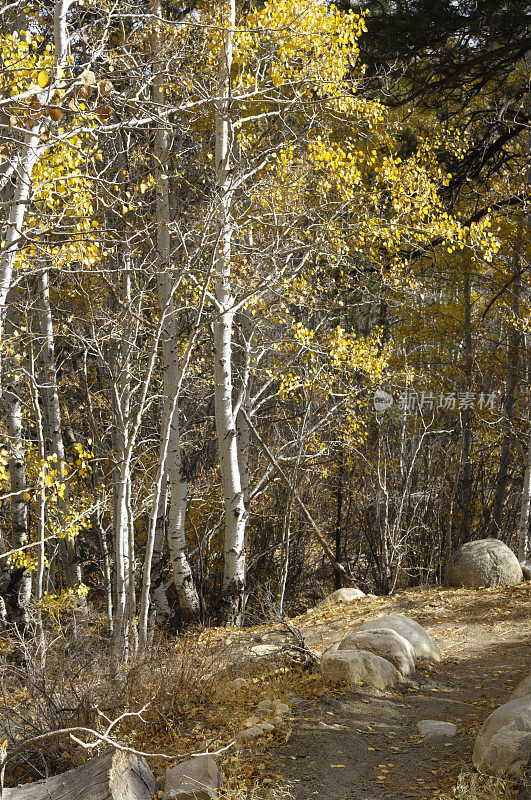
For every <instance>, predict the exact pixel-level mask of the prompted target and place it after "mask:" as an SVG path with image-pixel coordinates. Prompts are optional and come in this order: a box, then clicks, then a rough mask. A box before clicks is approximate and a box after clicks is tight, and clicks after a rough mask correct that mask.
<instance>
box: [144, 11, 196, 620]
mask: <svg viewBox="0 0 531 800" xmlns="http://www.w3.org/2000/svg"><path fill="white" fill-rule="evenodd" d="M151 10H152V13H153V14H154V15H155V16H156V17H161V16H162V5H161V2H160V0H151ZM152 45H153V53H154V57H155V58H154V64H153V71H154V75H153V100H154V102H156V103H160V102H161V98H162V97H163V94H162V91H161V90H162V86H163V84H164V81H165V77H164V72H165V64H164V58H163V52H162V41H161V32H160V31H159V30H155V31H154V33H153V35H152ZM154 151H155V152H154V155H155V163H156V166H155V183H156V206H157V232H156V260H157V264H156V267H157V287H158V295H159V306H160V309H161V313H163V314H165V315H166V318H165V323H164V327H163V330H162V337H161V338H162V357H163V364H164V416H165V417H166V416H167V415H168V414H170V415H171V416H170V423H169V424H170V427H169V438H168V442H167V444H166V443H164V442H161V452H160V454H159V460H160V459H161V458H163V457H164V458H165V463H166V471H167V482H168V485H169V490H170V502H169V509H168V520H167V532H166V533H167V540H168V547H169V551H170V558H171V564H172V570H173V581H174V585H175V591H176V593H177V598H178V601H179V621H180V624H181V625H186V624H189V623H191V622H196V621H197V620H198V619H199V597H198V595H197V590H196V587H195V583H194V579H193V575H192V570H191V567H190V564H189V562H188V557H187V554H186V511H187V505H188V484H187V482H186V480H185V477H184V471H183V464H182V455H181V442H180V428H179V403H178V397H177V396H176V393H177V392H178V391H179V389H180V379H181V365H180V357H179V338H178V335H177V330H176V324H175V308H174V304H173V298H172V293H173V288H172V279H171V239H170V233H169V224H170V198H169V187H168V175H167V164H168V160H169V157H170V143H169V135H168V130H167V127H166V126H165V123H163V122H162V121H161V122H160V124H159V126H158V127H157V130H156V132H155V144H154ZM163 451H164V455H163ZM162 480H163V485H162V486H161V490H160V496H161V498H162V497H163V495H164V494H165V492H163V488H164V487H165V486H166V475H165V474H164V475H163V476H162ZM150 544H151V543H150ZM154 544H155V543H154V541H153V543H152V544H151V546H152V547H153V548H154ZM160 551H161V548H160ZM158 591H159V595H160V594H161V593H162V592H163V591H164V586H163V584H162V582H159V586H158Z"/></svg>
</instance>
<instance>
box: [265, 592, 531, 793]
mask: <svg viewBox="0 0 531 800" xmlns="http://www.w3.org/2000/svg"><path fill="white" fill-rule="evenodd" d="M391 611H392V612H396V613H402V614H407V615H408V616H410V617H412V618H414V619H415V620H416V621H417V622H419V623H420V624H421V625H423V626H424V627H425V628H426V629H427V630H428V632H429V633H430V634H431V635H432V636H433V637H434V639H435V640H436V641H437V642H438V644H439V646H440V648H441V650H442V652H443V663H442V664H437V665H435V666H434V667H432V668H431V669H430V671H429V672H428V671H421V672H420V673H418V675H417V679H416V681H415V682H414V685H413V686H410V687H407V688H404V689H402V690H400V691H397V692H393V693H391V692H388V693H382V694H380V695H371V696H368V695H367V694H365V693H363V694H362V693H353V692H352V691H347V690H346V689H345V690H343V691H337V690H336V691H333V692H332V691H331V690H330V688H327V687H325V686H323V685H321V687H320V688H319V689H317V687H316V693H315V694H316V696H314V697H313V698H311V699H310V700H306V701H305V702H303V703H302V704H300V705H299V706H298V707H297V708H296V709H295V711H294V713H293V714H292V718H291V720H290V724H291V736H289V737H286V738H287V739H288V740H287V741H285V742H283V743H279V744H278V746H276V747H273V748H272V750H271V751H270V752H269V756H266V754H265V753H264V752H263V751H262V753H261V754H260V758H261V759H262V762H263V763H262V767H264V768H266V766H268V765H267V762H268V761H270V760H272V762H273V763H274V772H275V773H276V774H277V776H278V777H279V782H280V783H281V784H282V785H283V789H282V791H281V792H280V793H281V794H282V796H284V797H286V798H293V799H294V800H312V798H319V800H348V798H356V800H402V799H404V800H412V799H413V798H418V800H428V799H431V798H443V797H444V798H450V797H458V798H461V797H462V798H465V797H466V798H471V797H474V798H476V797H477V798H480V797H487V796H488V797H489V798H492V800H499V799H500V798H501V797H511V796H512V795H513V790H515V788H516V787H515V786H511V785H510V784H509V785H507V784H506V785H504V786H503V787H502V786H501V785H499V784H497V783H496V782H493V781H486V782H483V784H481V782H480V785H479V786H478V787H476V789H474V790H471V788H470V786H469V787H468V788H466V787H464V785H460V784H463V775H464V774H465V773H469V775H470V774H471V769H472V763H471V754H472V749H473V744H474V739H475V736H476V734H477V731H478V730H479V728H480V726H481V724H482V723H483V721H484V720H485V719H486V717H487V716H488V715H489V714H490V712H491V711H492V709H494V708H496V707H497V706H498V705H500V704H502V703H504V702H506V701H507V699H508V696H509V693H510V692H511V690H512V689H513V688H514V687H515V686H516V684H517V683H518V682H519V681H520V680H521V679H522V678H523V677H524V676H526V675H527V674H529V672H530V671H531V657H530V656H531V652H530V651H531V647H530V645H531V584H530V583H529V582H528V583H526V584H523V585H522V586H520V587H514V588H508V589H495V590H478V591H471V590H454V589H415V590H411V591H408V592H403V593H401V594H399V595H398V596H396V597H395V598H378V599H374V600H369V599H363V600H361V601H360V602H357V603H355V604H348V605H347V604H341V605H340V606H337V607H333V608H331V609H322V608H317V609H313V610H310V611H309V612H308V613H307V614H304V615H302V616H301V617H299V618H297V619H295V620H293V623H294V624H295V625H297V627H299V629H300V630H301V631H302V633H303V634H304V636H305V639H306V641H307V643H308V644H309V646H310V647H311V648H312V649H314V650H315V651H318V652H322V651H323V650H325V649H326V648H327V647H328V646H329V645H330V644H331V643H332V642H334V641H338V640H341V639H342V638H343V637H344V636H345V635H346V632H347V631H349V630H352V629H353V628H354V627H356V626H357V625H358V624H360V623H361V622H362V621H363V620H364V619H367V618H369V617H374V616H378V615H379V614H382V613H389V612H391ZM266 639H267V637H264V640H266ZM320 692H323V694H321V696H319V693H320ZM302 699H304V698H302ZM425 719H430V720H442V721H445V722H453V723H455V724H456V725H457V735H456V736H454V737H452V738H443V737H438V738H432V739H429V738H425V737H422V736H421V735H420V734H419V731H418V729H417V725H416V723H417V722H418V721H420V720H425ZM460 776H461V778H460ZM465 783H466V780H465ZM472 783H474V779H473V778H472ZM279 791H280V787H279ZM262 796H263V797H267V798H270V797H271V798H273V797H275V796H277V795H276V793H275V792H274V791H273V788H272V787H271V790H270V791H268V790H267V789H266V788H265V787H264V794H263V795H262Z"/></svg>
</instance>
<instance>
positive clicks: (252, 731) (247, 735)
mask: <svg viewBox="0 0 531 800" xmlns="http://www.w3.org/2000/svg"><path fill="white" fill-rule="evenodd" d="M263 735H264V729H263V728H262V727H258V725H256V726H253V727H252V728H246V729H245V730H243V731H240V732H239V733H238V734H236V739H237V741H238V742H250V741H251V739H257V738H258V737H259V736H263Z"/></svg>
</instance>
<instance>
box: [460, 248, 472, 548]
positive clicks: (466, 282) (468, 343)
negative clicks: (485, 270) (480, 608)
mask: <svg viewBox="0 0 531 800" xmlns="http://www.w3.org/2000/svg"><path fill="white" fill-rule="evenodd" d="M463 305H464V321H463V333H464V336H463V344H464V357H465V381H464V386H465V391H467V392H469V391H471V386H472V368H473V353H472V320H471V296H470V268H469V264H468V262H466V263H465V265H464V276H463ZM461 428H462V444H461V474H460V476H459V494H458V497H459V510H460V521H459V542H460V543H463V542H468V540H469V539H470V536H471V519H470V516H471V513H472V480H473V475H472V408H471V407H466V408H464V409H463V410H462V413H461Z"/></svg>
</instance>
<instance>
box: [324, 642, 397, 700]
mask: <svg viewBox="0 0 531 800" xmlns="http://www.w3.org/2000/svg"><path fill="white" fill-rule="evenodd" d="M321 675H322V676H323V680H325V681H329V682H330V683H340V682H342V681H344V682H345V683H347V684H348V685H349V686H351V687H353V688H354V687H358V686H367V687H370V688H371V689H379V690H384V689H390V688H392V687H393V686H396V684H397V683H398V682H399V679H400V676H399V674H398V672H397V671H396V669H395V668H394V667H393V665H392V664H391V663H390V662H389V661H387V660H386V659H385V658H381V657H380V656H376V655H374V653H369V652H367V651H366V650H337V651H336V652H335V653H330V654H326V655H324V656H323V658H322V659H321Z"/></svg>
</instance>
